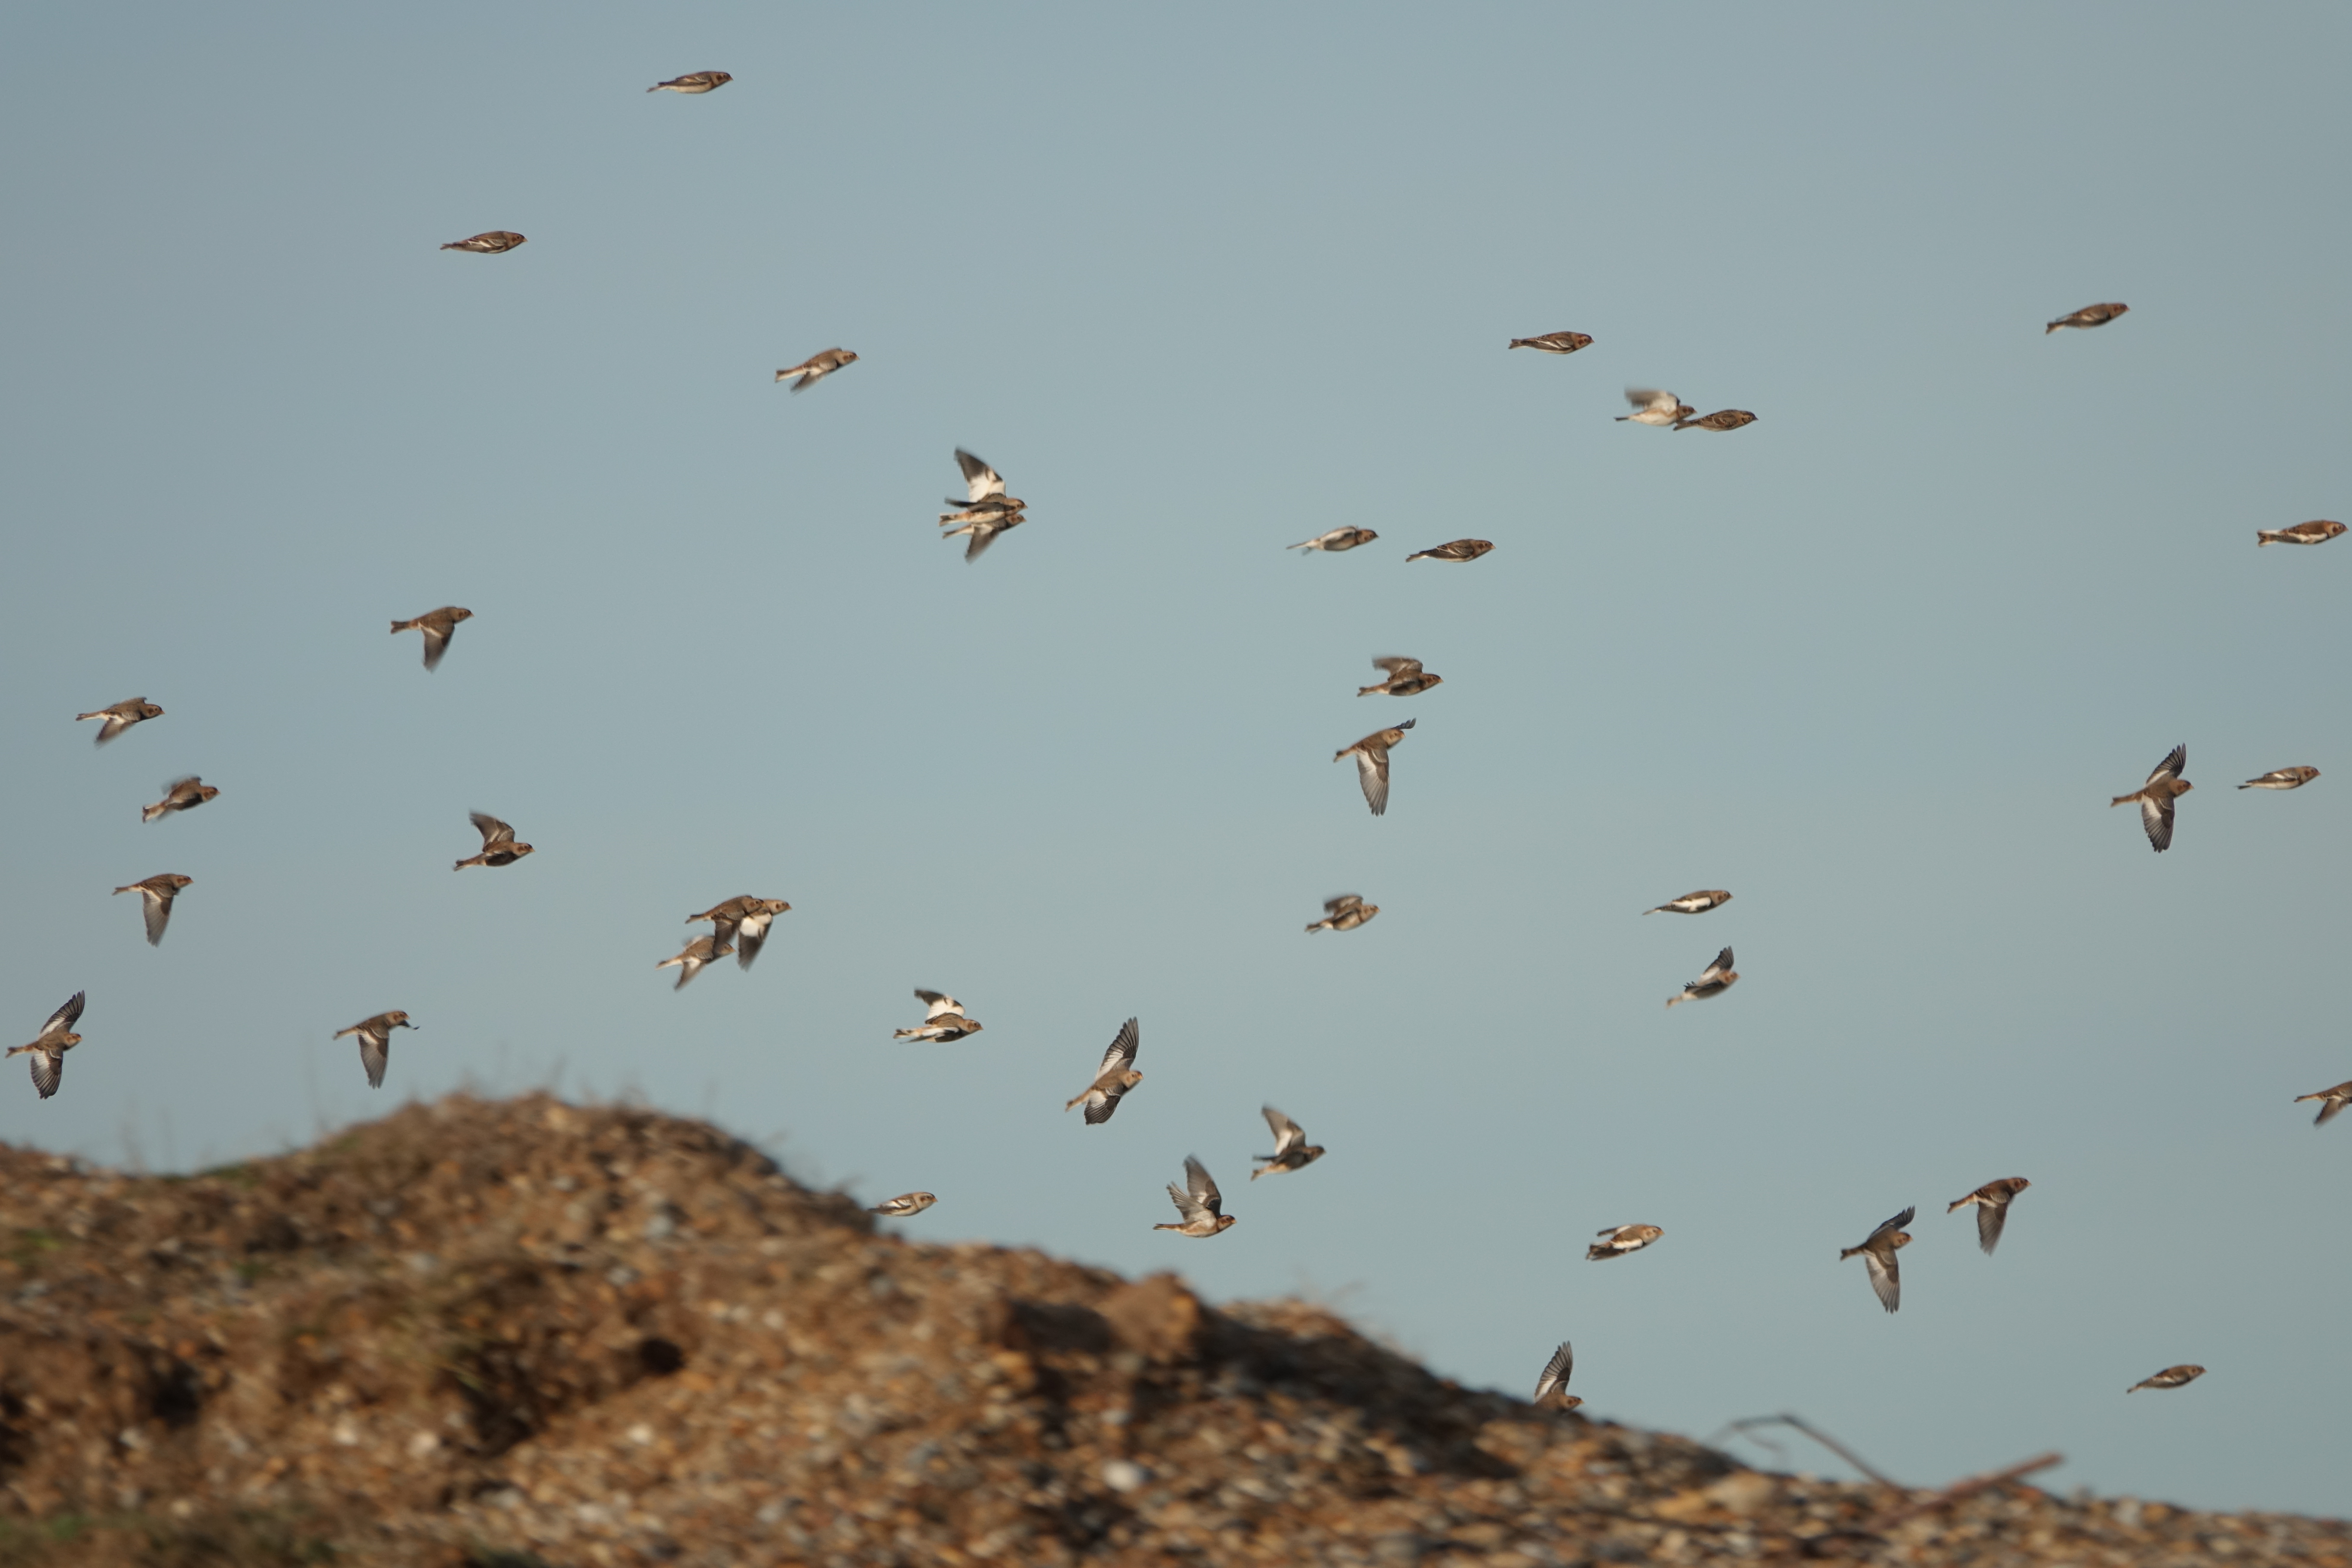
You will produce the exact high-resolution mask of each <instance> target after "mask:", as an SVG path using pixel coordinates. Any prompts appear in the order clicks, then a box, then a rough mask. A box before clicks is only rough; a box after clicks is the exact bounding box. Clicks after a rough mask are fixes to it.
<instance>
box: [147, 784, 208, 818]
mask: <svg viewBox="0 0 2352 1568" xmlns="http://www.w3.org/2000/svg"><path fill="white" fill-rule="evenodd" d="M218 794H220V791H219V790H217V789H215V788H214V787H213V786H212V785H210V784H206V783H205V781H204V780H202V779H200V778H198V777H196V775H195V774H194V773H190V774H189V775H188V776H187V777H186V778H184V779H173V781H172V782H171V783H170V784H165V785H164V786H163V799H161V800H159V801H157V802H156V803H155V804H154V805H142V806H141V807H140V808H139V820H140V821H142V822H152V821H154V820H155V819H156V818H157V817H159V816H163V815H164V814H165V813H166V812H173V811H194V810H195V809H196V807H198V806H200V805H204V804H205V802H206V801H208V800H210V799H212V797H213V796H215V795H218Z"/></svg>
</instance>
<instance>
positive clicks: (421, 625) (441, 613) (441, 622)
mask: <svg viewBox="0 0 2352 1568" xmlns="http://www.w3.org/2000/svg"><path fill="white" fill-rule="evenodd" d="M473 618H474V612H473V611H471V610H468V609H463V608H460V607H459V606H458V605H442V606H441V607H440V608H439V609H437V610H427V611H425V614H423V615H421V616H417V617H416V618H415V620H413V621H394V622H393V623H392V631H393V635H394V637H397V636H399V635H400V634H401V633H402V632H423V633H424V634H425V668H427V669H438V668H441V656H442V655H443V654H445V653H447V652H448V651H449V639H450V637H454V636H455V635H456V634H457V623H458V622H459V621H470V620H472V619H473Z"/></svg>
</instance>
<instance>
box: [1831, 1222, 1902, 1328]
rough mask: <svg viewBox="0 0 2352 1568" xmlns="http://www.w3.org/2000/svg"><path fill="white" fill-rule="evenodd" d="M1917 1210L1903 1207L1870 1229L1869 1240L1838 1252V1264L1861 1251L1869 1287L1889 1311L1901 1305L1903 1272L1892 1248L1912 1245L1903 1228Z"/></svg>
mask: <svg viewBox="0 0 2352 1568" xmlns="http://www.w3.org/2000/svg"><path fill="white" fill-rule="evenodd" d="M1918 1212H1919V1211H1918V1210H1917V1209H1916V1207H1914V1208H1906V1209H1905V1210H1904V1211H1903V1212H1902V1213H1901V1214H1899V1215H1895V1217H1894V1218H1893V1219H1890V1220H1888V1221H1887V1222H1886V1223H1885V1225H1882V1226H1879V1227H1878V1228H1877V1229H1876V1230H1874V1231H1872V1232H1871V1233H1870V1239H1869V1240H1867V1241H1865V1242H1864V1243H1863V1244H1862V1245H1861V1246H1860V1247H1847V1248H1845V1250H1843V1252H1840V1253H1839V1254H1838V1261H1839V1262H1840V1263H1843V1262H1844V1261H1845V1260H1846V1259H1847V1258H1852V1257H1853V1255H1854V1254H1855V1253H1857V1252H1859V1253H1861V1254H1862V1261H1863V1263H1864V1266H1865V1267H1867V1268H1869V1270H1870V1288H1871V1289H1874V1290H1875V1291H1877V1292H1878V1304H1879V1305H1880V1306H1882V1307H1884V1308H1885V1309H1886V1310H1888V1311H1890V1312H1892V1311H1894V1310H1895V1309H1896V1308H1898V1307H1900V1306H1902V1305H1903V1271H1902V1270H1901V1269H1900V1268H1897V1267H1896V1266H1895V1249H1896V1248H1898V1247H1908V1246H1909V1245H1910V1244H1911V1233H1910V1232H1909V1231H1907V1230H1905V1229H1904V1228H1903V1227H1904V1226H1906V1225H1909V1224H1910V1223H1911V1216H1912V1215H1915V1214H1916V1213H1918Z"/></svg>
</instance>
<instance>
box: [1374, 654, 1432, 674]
mask: <svg viewBox="0 0 2352 1568" xmlns="http://www.w3.org/2000/svg"><path fill="white" fill-rule="evenodd" d="M1372 668H1374V669H1385V670H1387V671H1388V672H1389V674H1391V676H1397V675H1419V674H1420V673H1421V660H1419V659H1417V658H1394V657H1391V658H1376V659H1374V660H1372Z"/></svg>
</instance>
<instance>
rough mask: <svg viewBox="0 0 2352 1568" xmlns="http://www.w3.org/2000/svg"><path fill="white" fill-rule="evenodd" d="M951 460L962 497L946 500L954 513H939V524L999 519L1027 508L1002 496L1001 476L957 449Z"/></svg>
mask: <svg viewBox="0 0 2352 1568" xmlns="http://www.w3.org/2000/svg"><path fill="white" fill-rule="evenodd" d="M955 460H956V466H957V467H958V468H961V469H962V470H963V484H964V492H965V496H964V499H963V500H956V498H955V497H953V496H950V497H948V505H950V506H951V507H954V508H955V509H956V510H953V511H950V512H942V513H941V514H940V521H941V522H942V523H949V522H969V521H974V520H977V519H983V518H999V517H1003V516H1006V515H1008V514H1010V513H1013V512H1018V511H1021V510H1024V509H1025V508H1026V507H1027V506H1028V505H1029V503H1028V502H1027V501H1025V500H1022V499H1021V498H1020V497H1019V496H1010V495H1006V494H1005V493H1004V476H1003V475H1002V474H1000V473H998V472H997V471H996V470H995V469H994V468H990V467H989V466H988V465H987V464H986V463H984V462H982V460H981V459H980V458H975V457H973V456H972V455H971V453H970V452H967V451H965V450H964V449H963V448H962V447H957V448H956V455H955Z"/></svg>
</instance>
